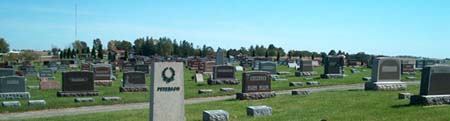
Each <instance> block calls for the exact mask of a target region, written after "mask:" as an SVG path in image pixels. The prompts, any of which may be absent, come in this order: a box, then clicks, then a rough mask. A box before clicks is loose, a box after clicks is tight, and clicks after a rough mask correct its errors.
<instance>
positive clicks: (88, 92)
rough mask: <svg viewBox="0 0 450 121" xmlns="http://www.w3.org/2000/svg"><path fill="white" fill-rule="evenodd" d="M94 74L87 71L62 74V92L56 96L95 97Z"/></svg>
mask: <svg viewBox="0 0 450 121" xmlns="http://www.w3.org/2000/svg"><path fill="white" fill-rule="evenodd" d="M95 95H98V92H97V91H95V90H94V73H92V72H88V71H72V72H63V73H62V90H61V91H59V92H58V96H95Z"/></svg>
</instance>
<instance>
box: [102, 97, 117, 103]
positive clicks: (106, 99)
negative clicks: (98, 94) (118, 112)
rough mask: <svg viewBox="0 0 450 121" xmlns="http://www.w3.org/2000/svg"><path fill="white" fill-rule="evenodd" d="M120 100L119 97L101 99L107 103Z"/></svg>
mask: <svg viewBox="0 0 450 121" xmlns="http://www.w3.org/2000/svg"><path fill="white" fill-rule="evenodd" d="M121 99H122V98H120V97H103V98H102V101H107V102H110V101H119V100H121Z"/></svg>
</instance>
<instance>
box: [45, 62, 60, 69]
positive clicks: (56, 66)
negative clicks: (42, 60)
mask: <svg viewBox="0 0 450 121" xmlns="http://www.w3.org/2000/svg"><path fill="white" fill-rule="evenodd" d="M47 67H48V68H50V69H52V70H53V71H57V70H58V64H57V63H56V61H50V62H48V65H47Z"/></svg>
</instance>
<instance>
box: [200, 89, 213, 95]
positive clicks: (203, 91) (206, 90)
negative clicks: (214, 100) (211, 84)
mask: <svg viewBox="0 0 450 121" xmlns="http://www.w3.org/2000/svg"><path fill="white" fill-rule="evenodd" d="M209 93H213V90H212V89H201V90H198V94H209Z"/></svg>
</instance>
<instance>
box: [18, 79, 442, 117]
mask: <svg viewBox="0 0 450 121" xmlns="http://www.w3.org/2000/svg"><path fill="white" fill-rule="evenodd" d="M400 92H412V93H417V92H418V85H409V87H408V90H406V91H362V90H354V91H328V92H318V93H313V94H312V95H310V96H291V95H279V96H277V97H274V98H270V99H265V100H252V101H239V100H227V101H217V102H208V103H201V104H192V105H187V106H186V117H187V119H188V120H189V121H201V120H202V119H201V117H202V111H204V110H216V109H223V110H225V111H227V112H229V113H230V118H231V120H234V121H273V120H278V121H320V120H322V119H325V120H328V121H391V120H399V121H425V120H427V121H440V120H450V115H448V114H449V113H450V109H449V107H450V106H447V105H444V106H432V107H423V106H411V105H409V100H399V99H397V96H398V93H400ZM253 105H268V106H271V107H272V108H273V115H272V116H267V117H258V118H254V117H248V116H247V115H246V107H247V106H253ZM148 118H149V110H148V109H140V110H124V111H115V112H104V113H93V114H83V115H77V116H61V117H51V118H39V119H26V120H24V121H40V120H54V121H70V120H110V121H115V120H121V121H135V120H148Z"/></svg>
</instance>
